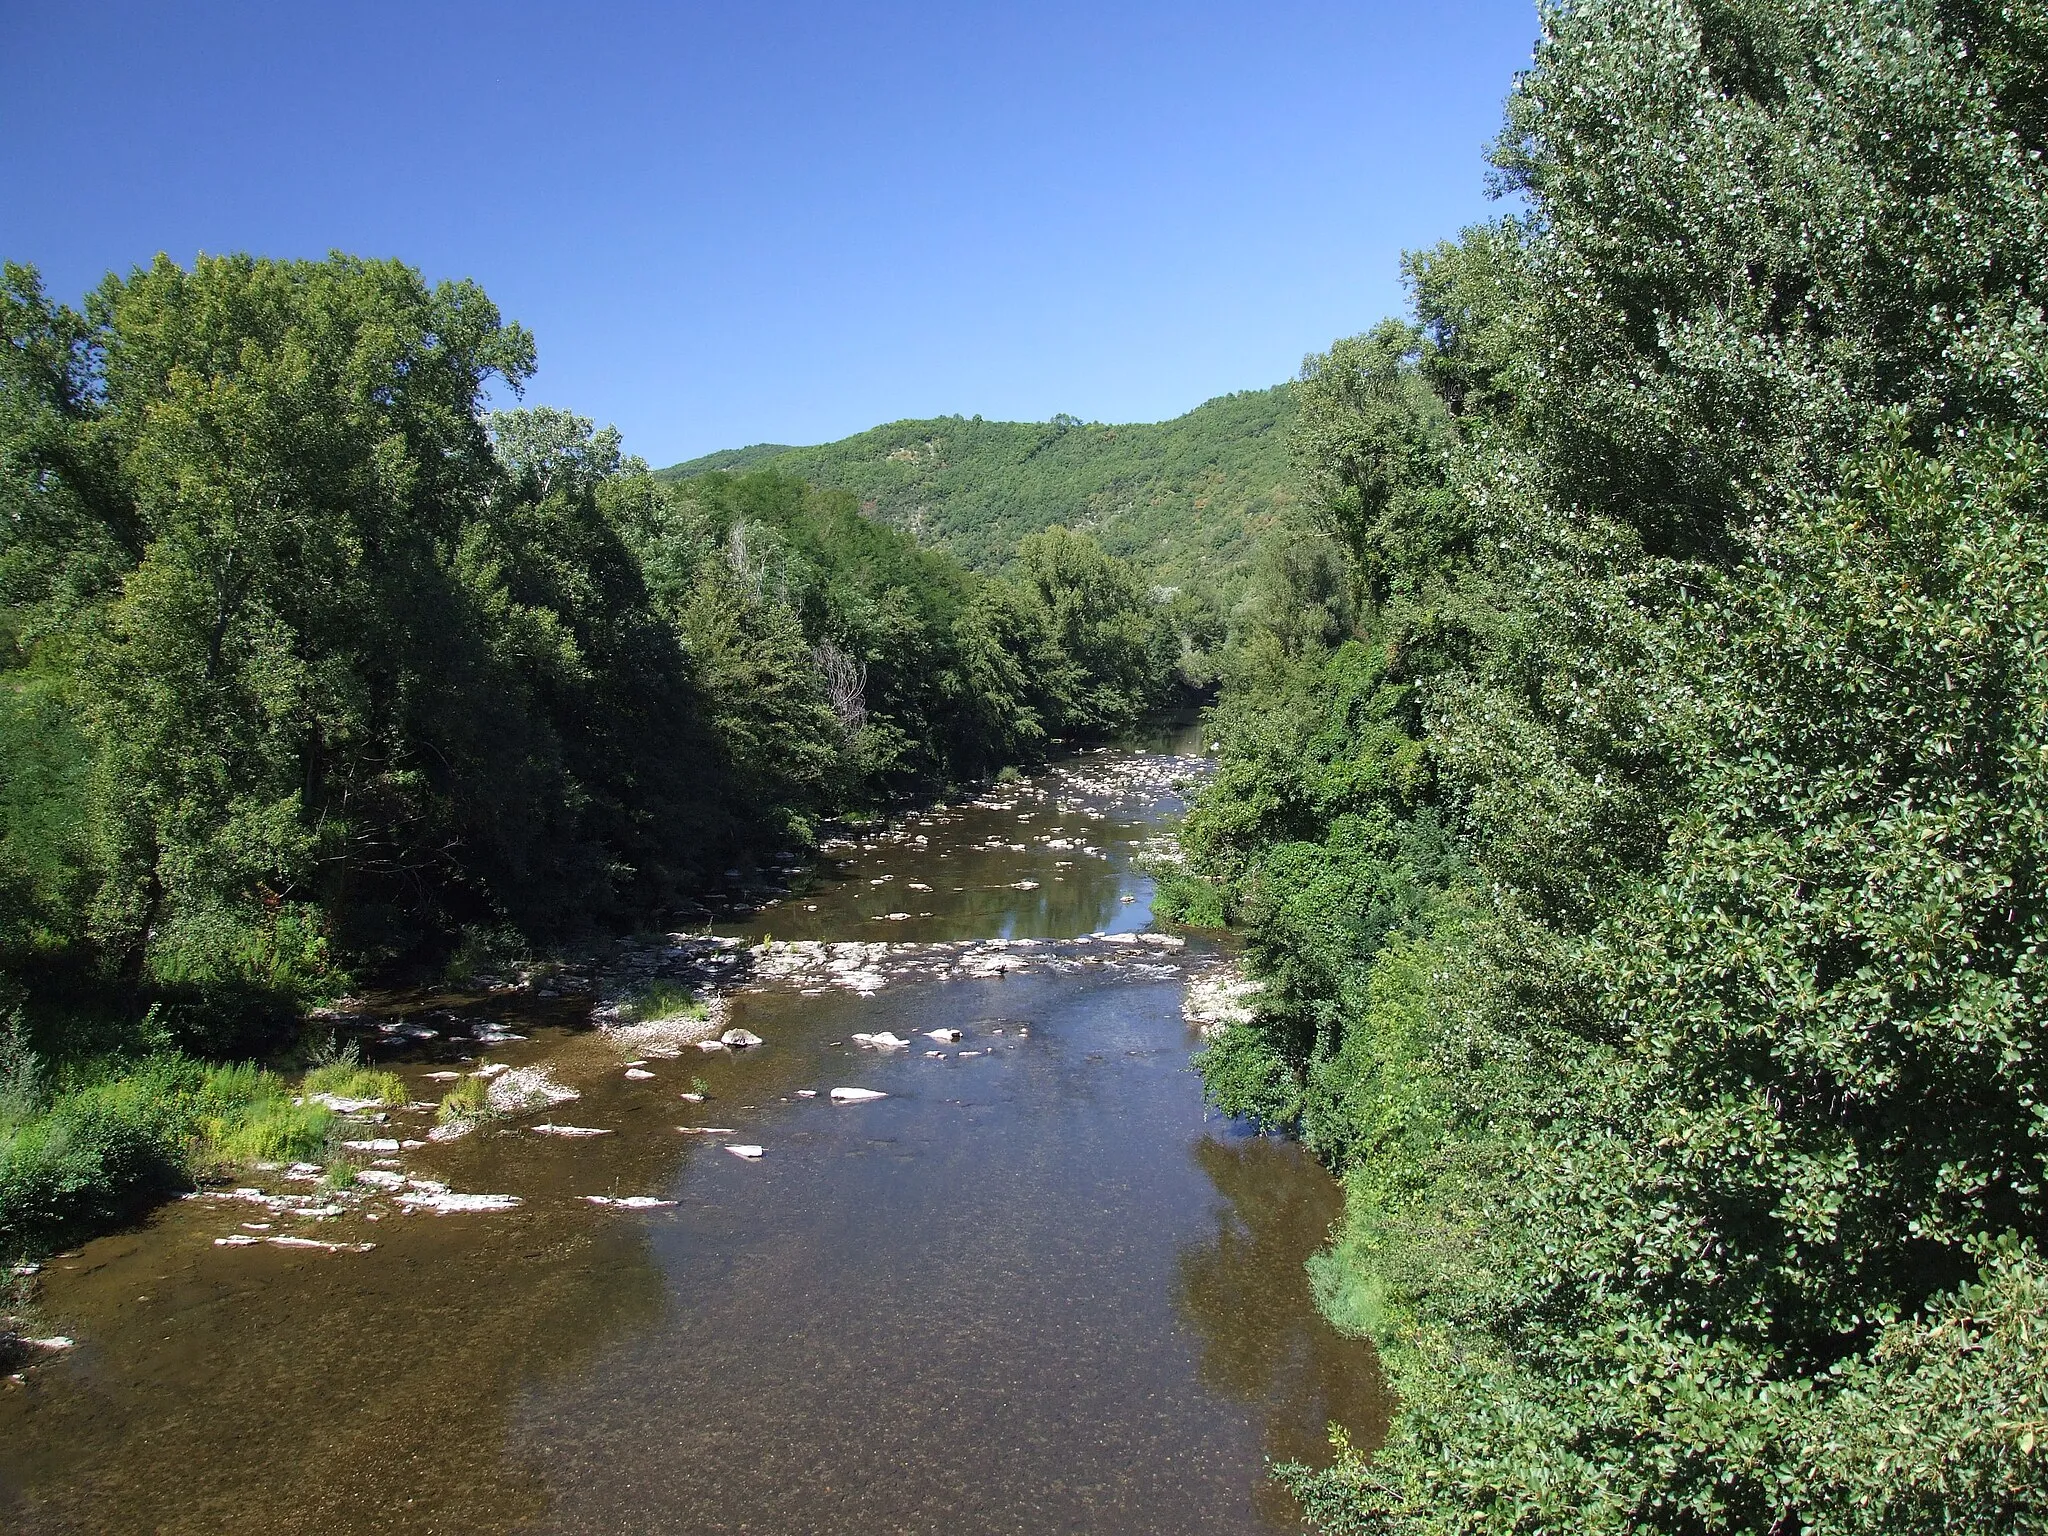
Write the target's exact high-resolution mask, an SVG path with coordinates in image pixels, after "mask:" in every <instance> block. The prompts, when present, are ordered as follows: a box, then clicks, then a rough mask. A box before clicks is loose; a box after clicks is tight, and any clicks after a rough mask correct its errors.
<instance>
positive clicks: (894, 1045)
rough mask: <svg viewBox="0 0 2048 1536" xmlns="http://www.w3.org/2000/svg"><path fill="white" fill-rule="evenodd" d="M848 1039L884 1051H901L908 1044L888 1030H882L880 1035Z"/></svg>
mask: <svg viewBox="0 0 2048 1536" xmlns="http://www.w3.org/2000/svg"><path fill="white" fill-rule="evenodd" d="M850 1038H852V1039H855V1040H858V1041H859V1042H860V1043H861V1044H862V1045H872V1046H876V1047H878V1048H880V1049H881V1050H885V1051H893V1050H902V1049H903V1048H904V1047H906V1046H908V1045H909V1044H910V1042H909V1041H908V1040H902V1039H898V1038H897V1035H896V1032H895V1031H894V1030H889V1029H885V1030H883V1031H882V1032H881V1033H880V1034H874V1035H854V1036H851V1037H850Z"/></svg>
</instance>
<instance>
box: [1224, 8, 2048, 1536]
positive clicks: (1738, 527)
mask: <svg viewBox="0 0 2048 1536" xmlns="http://www.w3.org/2000/svg"><path fill="white" fill-rule="evenodd" d="M2044 63H2048V28H2044V24H2043V18H2042V16H2041V15H2040V14H2039V8H2038V6H2030V5H2014V6H2006V7H1992V6H1972V5H1957V4H1940V3H1924V0H1922V3H1906V4H1885V5H1878V4H1873V3H1869V0H1807V3H1802V4H1797V5H1791V6H1782V5H1772V6H1765V5H1749V4H1742V3H1718V0H1717V3H1714V4H1706V3H1691V0H1667V3H1652V4H1647V5H1626V6H1624V5H1619V4H1608V3H1604V0H1596V3H1591V4H1584V5H1572V6H1559V7H1554V8H1551V9H1548V10H1546V11H1545V13H1544V34H1543V38H1542V41H1541V43H1540V44H1539V47H1538V51H1537V55H1536V60H1535V64H1534V67H1533V68H1532V69H1531V71H1530V72H1529V73H1528V74H1527V75H1525V76H1524V77H1523V78H1522V79H1521V80H1520V81H1519V82H1518V83H1517V86H1516V89H1515V91H1514V94H1513V96H1512V97H1511V99H1510V103H1509V108H1508V119H1507V128H1506V131H1505V132H1504V134H1503V137H1502V139H1501V142H1500V144H1499V146H1498V148H1497V150H1496V163H1497V165H1498V167H1499V169H1500V173H1501V175H1502V177H1503V180H1504V182H1505V184H1507V185H1509V186H1511V187H1513V188H1516V189H1518V190H1520V191H1521V192H1522V193H1523V194H1524V196H1525V199H1526V204H1525V206H1526V212H1525V213H1523V214H1521V215H1519V216H1518V217H1517V218H1515V219H1512V220H1504V221H1502V222H1500V223H1497V224H1494V225H1491V226H1485V227H1482V228H1480V229H1476V230H1472V231H1468V232H1467V233H1466V235H1465V236H1464V238H1463V239H1461V240H1460V241H1458V242H1455V243H1452V244H1447V245H1444V246H1440V247H1438V248H1436V249H1435V250H1432V251H1430V252H1427V253H1423V254H1421V255H1418V256H1415V257H1411V258H1410V260H1409V264H1408V274H1409V278H1410V282H1411V289H1412V292H1413V294H1414V299H1415V306H1416V313H1415V326H1414V328H1413V329H1408V328H1404V327H1393V326H1389V327H1383V328H1382V329H1381V330H1380V331H1378V332H1376V333H1373V334H1372V335H1370V336H1368V337H1365V338H1359V339H1356V340H1354V341H1352V342H1348V343H1343V344H1340V345H1339V346H1338V347H1337V348H1335V349H1333V351H1332V352H1331V353H1330V354H1329V355H1328V356H1327V357H1325V358H1322V359H1318V360H1314V361H1313V362H1312V363H1311V366H1310V367H1309V368H1308V369H1307V370H1305V376H1304V382H1303V384H1302V386H1301V389H1302V391H1303V395H1304V404H1303V409H1302V414H1301V422H1302V425H1301V426H1300V427H1299V428H1298V430H1297V437H1296V440H1295V441H1296V445H1297V454H1298V457H1299V459H1300V462H1301V465H1302V469H1303V472H1304V473H1303V483H1304V489H1305V491H1306V492H1307V493H1308V495H1307V498H1306V499H1307V503H1308V506H1309V509H1310V510H1311V512H1312V513H1314V514H1315V516H1316V521H1317V525H1318V529H1319V532H1318V533H1317V534H1316V535H1315V537H1320V538H1322V539H1324V540H1326V541H1334V543H1335V544H1336V545H1337V546H1339V547H1341V549H1342V551H1343V557H1344V560H1345V562H1346V564H1347V567H1348V570H1349V571H1350V573H1351V580H1352V583H1353V587H1354V590H1355V592H1356V596H1357V599H1358V602H1357V606H1356V608H1355V609H1354V610H1353V612H1352V613H1351V614H1350V615H1348V616H1346V615H1344V614H1343V613H1342V611H1341V608H1340V607H1339V606H1336V605H1333V604H1331V603H1330V602H1329V601H1328V600H1327V599H1325V598H1323V597H1321V596H1320V595H1318V594H1317V592H1316V591H1315V586H1316V584H1315V583H1314V582H1312V581H1300V580H1296V581H1294V582H1292V583H1289V582H1272V583H1269V584H1268V589H1267V590H1268V591H1269V592H1271V593H1274V594H1277V593H1280V592H1283V591H1287V590H1292V591H1294V592H1295V593H1296V594H1297V600H1296V603H1295V612H1296V613H1297V615H1305V616H1306V617H1305V619H1303V618H1297V619H1295V620H1292V621H1290V620H1288V619H1286V618H1284V617H1281V616H1277V615H1274V614H1272V613H1267V612H1257V613H1254V612H1243V611H1241V613H1240V615H1239V617H1238V621H1237V623H1236V624H1235V625H1234V627H1233V634H1232V640H1231V646H1230V651H1229V653H1228V654H1227V655H1226V657H1225V659H1224V662H1223V675H1224V677H1225V680H1226V694H1225V699H1224V702H1223V704H1222V705H1221V706H1220V708H1219V710H1218V712H1217V715H1216V723H1217V726H1218V730H1219V734H1220V736H1221V739H1222V740H1223V741H1224V743H1225V752H1224V762H1223V764H1222V767H1221V769H1220V771H1219V774H1218V777H1217V779H1216V780H1215V783H1214V786H1213V787H1212V789H1211V790H1210V791H1209V792H1208V794H1207V795H1206V796H1205V798H1204V800H1203V803H1202V804H1201V805H1200V806H1199V807H1198V808H1197V810H1196V811H1195V813H1194V814H1193V815H1191V817H1190V818H1189V825H1188V831H1187V841H1188V844H1189V848H1190V852H1191V854H1192V855H1193V860H1194V867H1195V876H1194V877H1193V878H1194V879H1195V880H1200V881H1204V882H1206V883H1207V885H1208V888H1209V889H1211V890H1213V891H1214V892H1215V893H1216V894H1217V895H1218V897H1219V898H1220V904H1221V905H1222V906H1224V907H1225V908H1226V909H1227V910H1228V911H1229V912H1230V913H1231V915H1232V916H1233V917H1234V918H1235V919H1236V920H1237V921H1239V922H1240V923H1242V924H1243V925H1245V927H1246V929H1247V937H1248V940H1249V954H1250V957H1251V960H1252V963H1253V964H1254V966H1255V968H1256V969H1258V970H1259V971H1260V972H1261V974H1262V975H1263V976H1264V978H1265V980H1266V991H1265V992H1264V993H1263V994H1262V998H1263V1002H1262V1005H1261V1008H1260V1012H1259V1015H1258V1017H1257V1018H1256V1019H1255V1020H1254V1022H1253V1023H1252V1024H1251V1025H1249V1026H1242V1027H1239V1028H1237V1029H1234V1030H1233V1031H1231V1032H1229V1033H1227V1034H1225V1035H1224V1036H1223V1037H1222V1039H1221V1040H1219V1041H1218V1042H1217V1044H1216V1045H1215V1046H1213V1047H1212V1048H1211V1050H1210V1051H1209V1052H1208V1053H1207V1054H1206V1055H1205V1057H1204V1058H1203V1060H1202V1065H1203V1068H1204V1071H1205V1075H1206V1076H1207V1078H1208V1081H1209V1084H1210V1088H1211V1091H1212V1093H1214V1094H1215V1095H1216V1097H1217V1098H1218V1099H1219V1100H1220V1101H1221V1102H1222V1103H1224V1104H1225V1105H1226V1107H1229V1108H1232V1109H1235V1110H1238V1111H1240V1112H1248V1113H1252V1114H1254V1115H1256V1116H1258V1117H1259V1118H1261V1119H1263V1120H1265V1121H1266V1122H1267V1123H1269V1124H1274V1125H1281V1126H1289V1127H1293V1128H1297V1129H1299V1130H1300V1131H1301V1132H1302V1133H1303V1134H1304V1135H1306V1136H1307V1137H1308V1138H1309V1140H1310V1141H1311V1143H1312V1144H1314V1145H1315V1146H1316V1147H1317V1148H1318V1150H1320V1151H1321V1152H1323V1153H1324V1155H1325V1156H1326V1157H1328V1158H1329V1159H1331V1160H1332V1161H1333V1163H1335V1164H1336V1165H1337V1166H1339V1167H1340V1168H1342V1169H1344V1170H1345V1171H1346V1177H1347V1183H1348V1187H1349V1190H1350V1204H1349V1214H1348V1216H1347V1221H1346V1224H1345V1227H1344V1228H1343V1230H1342V1232H1341V1233H1340V1234H1339V1235H1338V1238H1337V1241H1336V1242H1335V1243H1334V1244H1333V1246H1332V1248H1331V1250H1330V1251H1329V1252H1328V1253H1327V1254H1325V1255H1324V1256H1322V1257H1321V1258H1320V1259H1319V1260H1318V1262H1317V1265H1316V1279H1317V1284H1318V1287H1319V1289H1320V1291H1321V1293H1322V1294H1323V1296H1324V1299H1325V1303H1326V1306H1327V1307H1328V1308H1329V1310H1330V1311H1331V1312H1332V1314H1333V1315H1334V1316H1336V1317H1338V1318H1339V1319H1340V1321H1344V1322H1346V1323H1348V1324H1350V1325H1352V1326H1356V1327H1360V1328H1365V1329H1369V1330H1371V1331H1373V1332H1375V1333H1376V1334H1377V1335H1378V1336H1379V1338H1380V1340H1381V1342H1382V1345H1383V1347H1384V1349H1385V1351H1386V1355H1387V1359H1388V1361H1389V1364H1390V1367H1391V1369H1392V1370H1393V1372H1394V1375H1395V1378H1396V1384H1397V1385H1398V1387H1399V1390H1400V1392H1401V1394H1402V1399H1403V1404H1404V1406H1403V1409H1402V1412H1401V1415H1400V1416H1399V1418H1398V1420H1397V1423H1396V1425H1395V1428H1394V1431H1393V1433H1392V1436H1391V1438H1390V1439H1389V1441H1388V1443H1387V1444H1386V1445H1385V1446H1384V1447H1383V1448H1380V1449H1379V1450H1377V1451H1376V1452H1374V1453H1373V1454H1372V1455H1370V1456H1368V1455H1364V1454H1361V1453H1359V1452H1355V1451H1352V1452H1345V1453H1343V1454H1341V1455H1340V1457H1339V1460H1338V1464H1337V1466H1336V1468H1335V1469H1334V1470H1333V1471H1330V1472H1327V1473H1311V1472H1308V1471H1306V1470H1305V1469H1299V1468H1297V1469H1294V1470H1293V1471H1291V1472H1289V1473H1288V1474H1287V1475H1288V1478H1289V1481H1290V1482H1291V1484H1292V1486H1294V1487H1295V1488H1296V1490H1297V1491H1298V1492H1299V1493H1300V1494H1301V1495H1302V1497H1303V1499H1304V1503H1305V1505H1306V1507H1307V1509H1308V1510H1309V1513H1310V1515H1311V1516H1312V1518H1313V1519H1314V1520H1315V1521H1316V1522H1317V1523H1318V1524H1319V1525H1320V1526H1321V1527H1323V1528H1326V1529H1330V1530H1336V1531H1408V1532H1426V1531H1437V1532H1453V1531H1456V1532H1472V1533H1477V1532H1510V1531H1513V1532H1537V1531H1564V1530H1570V1531H1615V1532H1622V1531H1627V1532H1641V1531H1668V1532H1685V1533H1704V1532H1721V1531H1725V1532H1737V1531H1753V1532H1766V1531H1768V1532H1781V1531H1793V1530H1805V1531H1815V1532H1822V1531H1839V1532H1852V1531H1853V1532H1866V1531H1870V1532H1875V1531H1880V1530H1882V1531H1891V1532H1896V1531H1919V1530H1925V1531H1934V1530H1947V1529H1986V1530H1991V1529H1997V1530H2038V1529H2043V1528H2048V1478H2044V1476H2043V1474H2042V1470H2041V1468H2042V1463H2041V1461H2040V1459H2039V1452H2038V1447H2039V1445H2040V1443H2041V1442H2042V1441H2044V1440H2048V1425H2044V1423H2043V1419H2042V1403H2043V1388H2042V1382H2043V1381H2044V1380H2048V1373H2044V1371H2043V1368H2042V1366H2043V1355H2042V1349H2041V1339H2040V1334H2039V1320H2038V1307H2039V1292H2040V1287H2041V1285H2042V1283H2043V1276H2044V1268H2043V1260H2042V1255H2041V1244H2042V1243H2043V1241H2044V1239H2048V1230H2044V1228H2048V1206H2044V1197H2043V1184H2042V1180H2043V1175H2044V1171H2048V1170H2044V1168H2043V1153H2044V1136H2048V1109H2044V1108H2043V1107H2042V1105H2041V1091H2042V1081H2041V1077H2040V1061H2041V1053H2042V1051H2043V1049H2044V1044H2048V1028H2044V1025H2048V1017H2044V994H2043V988H2042V984H2041V978H2040V976H2039V974H2038V971H2039V959H2038V956H2039V953H2040V949H2041V944H2042V935H2041V932H2040V929H2041V923H2042V900H2043V898H2042V889H2041V873H2040V871H2041V869H2042V867H2043V866H2042V861H2041V849H2040V848H2039V847H2038V846H2037V844H2038V842H2039V839H2040V835H2041V831H2040V820H2041V818H2040V815H2039V813H2038V811H2037V809H2036V802H2037V800H2038V799H2039V797H2040V791H2039V786H2038V785H2037V783H2036V780H2037V778H2038V777H2039V772H2040V762H2041V752H2042V742H2041V731H2042V722H2043V721H2044V719H2048V692H2044V687H2048V673H2044V671H2043V660H2044V653H2043V650H2042V646H2043V638H2042V637H2043V634H2044V629H2043V615H2042V613H2041V612H2040V610H2041V606H2042V601H2043V593H2044V592H2048V581H2044V577H2048V572H2044V571H2043V569H2042V566H2041V550H2040V547H2039V546H2040V543H2041V529H2042V528H2043V526H2044V517H2043V514H2044V512H2048V507H2044V505H2043V503H2042V500H2041V490H2040V487H2041V486H2042V485H2043V484H2044V483H2048V473H2044V472H2048V458H2044V452H2043V449H2042V447H2041V445H2040V444H2039V442H2038V440H2037V438H2036V436H2035V433H2036V431H2037V430H2038V424H2039V422H2040V421H2041V420H2042V419H2043V405H2044V403H2048V402H2044V397H2043V389H2044V387H2048V371H2044V368H2043V359H2044V358H2048V327H2044V321H2043V318H2042V308H2041V300H2042V295H2041V292H2040V289H2039V274H2040V273H2041V272H2043V271H2044V270H2048V215H2044V210H2048V173H2044V171H2043V168H2042V162H2041V159H2040V151H2041V148H2042V146H2041V142H2040V141H2041V136H2042V135H2041V118H2040V116H2039V110H2038V109H2039V103H2040V81H2041V78H2042V70H2043V67H2044ZM1424 393H1426V395H1427V396H1428V397H1429V400H1430V401H1433V402H1434V405H1433V406H1432V405H1431V404H1430V403H1428V402H1427V401H1424V399H1423V395H1424ZM1318 396H1320V398H1318ZM1397 509H1398V510H1397ZM1312 543H1313V540H1312V539H1310V540H1308V544H1312ZM1296 544H1297V546H1298V548H1300V549H1303V550H1304V551H1306V550H1307V548H1308V544H1304V542H1303V540H1302V539H1301V538H1299V537H1298V538H1297V539H1296ZM1270 563H1271V564H1272V565H1273V566H1274V568H1276V569H1284V568H1290V567H1291V568H1294V569H1302V570H1306V569H1312V568H1313V566H1314V557H1313V555H1312V553H1308V552H1302V553H1294V554H1290V555H1288V556H1285V557H1275V558H1274V559H1273V560H1272V561H1271V562H1270ZM1262 605H1263V606H1264V607H1266V608H1271V607H1275V606H1278V607H1281V608H1284V607H1285V600H1284V599H1279V598H1267V599H1262ZM1282 636H1285V637H1287V638H1285V639H1284V640H1283V639H1282V638H1281V637H1282ZM1360 658H1363V659H1364V662H1362V661H1361V659H1360ZM1366 663H1369V664H1366ZM1354 680H1355V681H1354ZM1368 680H1370V685H1369V686H1366V685H1367V683H1368Z"/></svg>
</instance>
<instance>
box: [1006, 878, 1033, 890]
mask: <svg viewBox="0 0 2048 1536" xmlns="http://www.w3.org/2000/svg"><path fill="white" fill-rule="evenodd" d="M1010 889H1011V890H1013V891H1035V890H1037V889H1038V882H1037V881H1036V880H1019V881H1018V882H1017V883H1016V884H1015V885H1013V886H1011V887H1010Z"/></svg>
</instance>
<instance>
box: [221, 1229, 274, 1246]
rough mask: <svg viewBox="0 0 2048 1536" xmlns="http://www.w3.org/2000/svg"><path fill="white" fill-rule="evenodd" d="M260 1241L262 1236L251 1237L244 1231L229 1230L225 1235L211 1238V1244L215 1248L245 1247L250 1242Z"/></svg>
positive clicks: (250, 1243) (249, 1244)
mask: <svg viewBox="0 0 2048 1536" xmlns="http://www.w3.org/2000/svg"><path fill="white" fill-rule="evenodd" d="M262 1241H263V1239H262V1238H260V1237H251V1236H250V1235H249V1234H248V1233H246V1232H230V1233H229V1234H228V1235H227V1236H226V1237H216V1238H215V1239H214V1240H213V1246H214V1247H216V1248H247V1247H249V1246H251V1245H252V1244H255V1243H260V1242H262Z"/></svg>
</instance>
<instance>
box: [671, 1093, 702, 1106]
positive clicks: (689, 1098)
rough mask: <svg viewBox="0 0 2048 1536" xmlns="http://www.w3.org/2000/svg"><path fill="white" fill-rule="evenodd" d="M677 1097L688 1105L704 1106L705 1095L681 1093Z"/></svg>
mask: <svg viewBox="0 0 2048 1536" xmlns="http://www.w3.org/2000/svg"><path fill="white" fill-rule="evenodd" d="M676 1097H677V1098H679V1099H681V1100H682V1101H683V1102H684V1103H686V1104H702V1103H703V1102H704V1095H703V1094H701V1093H679V1094H677V1095H676Z"/></svg>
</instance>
